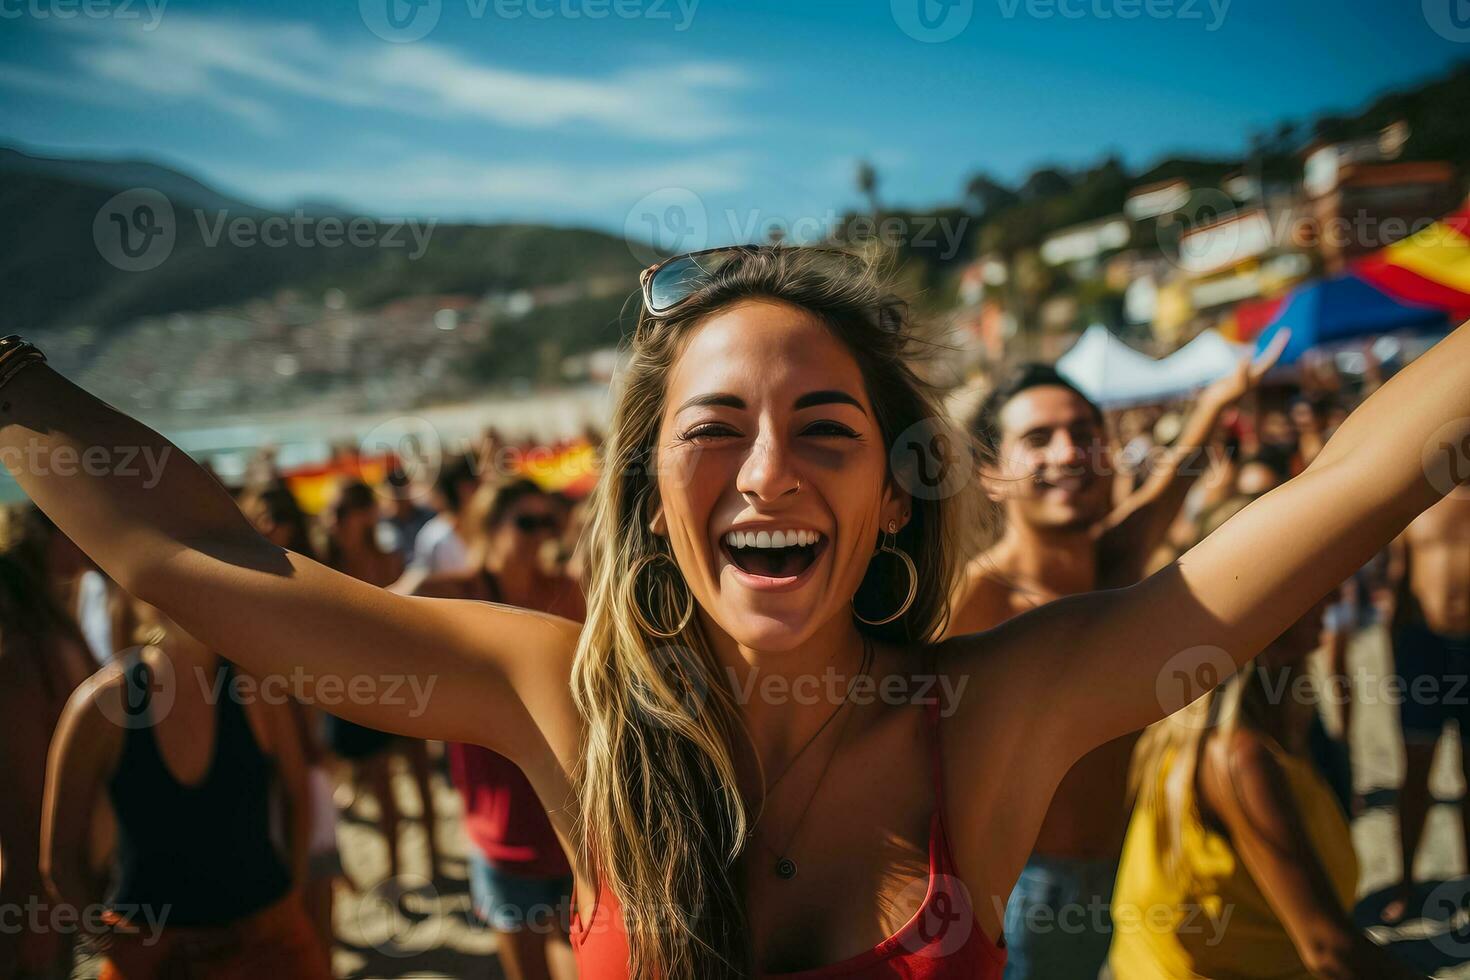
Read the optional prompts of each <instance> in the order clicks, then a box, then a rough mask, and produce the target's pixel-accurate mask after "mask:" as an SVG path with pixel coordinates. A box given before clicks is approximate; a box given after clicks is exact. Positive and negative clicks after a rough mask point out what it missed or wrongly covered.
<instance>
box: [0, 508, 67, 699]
mask: <svg viewBox="0 0 1470 980" xmlns="http://www.w3.org/2000/svg"><path fill="white" fill-rule="evenodd" d="M60 533H61V532H60V531H58V530H57V529H56V525H54V524H52V523H51V519H50V518H49V517H47V516H46V515H45V514H43V513H42V512H41V509H40V508H39V507H37V506H35V505H34V504H21V505H13V506H9V507H0V646H3V647H4V648H5V651H6V654H7V655H13V656H21V655H22V654H27V653H28V654H30V655H32V656H34V657H35V659H36V665H37V668H38V670H39V672H40V675H41V678H42V683H44V684H45V686H46V692H47V693H48V694H50V695H52V696H62V695H65V694H66V688H65V687H64V686H63V685H64V684H65V683H66V682H65V679H64V677H63V675H62V674H61V671H60V665H59V664H58V663H57V660H56V657H55V656H53V655H52V650H53V644H55V643H58V642H70V643H74V644H76V646H77V647H79V648H80V649H83V650H85V649H86V648H87V641H86V639H84V638H83V635H82V631H81V627H79V626H78V625H77V622H76V619H75V618H73V616H72V614H71V612H70V611H69V610H68V609H67V608H66V606H65V605H63V603H62V602H61V601H59V600H58V599H57V597H56V595H55V593H54V592H53V591H52V588H51V581H50V576H51V570H50V569H49V568H48V567H47V557H46V553H47V550H48V548H49V547H50V545H51V542H52V539H53V538H54V537H55V536H56V535H58V534H60ZM12 641H14V642H12ZM22 641H24V642H22Z"/></svg>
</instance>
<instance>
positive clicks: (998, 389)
mask: <svg viewBox="0 0 1470 980" xmlns="http://www.w3.org/2000/svg"><path fill="white" fill-rule="evenodd" d="M1048 387H1054V388H1066V389H1067V390H1068V391H1070V392H1072V394H1074V395H1076V396H1077V397H1078V398H1080V399H1082V401H1083V402H1084V403H1085V404H1086V405H1087V407H1088V408H1090V409H1092V414H1093V415H1095V416H1096V417H1097V422H1098V424H1099V425H1102V424H1103V413H1102V409H1100V408H1098V407H1097V405H1096V404H1095V403H1094V402H1093V400H1092V399H1091V398H1088V397H1087V396H1086V395H1084V394H1083V393H1082V389H1080V388H1078V387H1077V386H1076V385H1074V384H1073V383H1072V382H1070V381H1068V380H1067V379H1066V378H1065V377H1063V376H1062V374H1061V372H1060V371H1058V370H1057V369H1056V368H1054V367H1052V366H1051V365H1050V364H1041V363H1038V362H1035V361H1032V362H1029V363H1025V364H1017V365H1016V366H1015V367H1013V368H1011V369H1010V370H1009V371H1007V372H1006V373H1005V375H1004V376H1003V377H1002V378H1001V379H1000V382H999V383H998V384H997V385H996V386H995V387H994V388H992V389H991V391H990V394H988V395H986V396H985V400H984V401H983V402H981V403H980V408H979V409H978V410H977V411H976V412H975V415H974V418H972V419H971V420H970V434H971V435H972V436H974V437H975V441H976V442H978V443H979V444H980V449H981V451H982V452H983V453H985V454H986V455H987V456H989V457H992V458H993V457H994V456H995V454H996V453H997V452H998V451H999V450H1000V437H1001V432H1000V413H1001V412H1002V411H1003V410H1004V409H1005V407H1006V406H1007V405H1009V404H1010V402H1011V399H1012V398H1015V397H1016V396H1017V395H1019V394H1021V392H1023V391H1026V390H1027V389H1029V388H1048Z"/></svg>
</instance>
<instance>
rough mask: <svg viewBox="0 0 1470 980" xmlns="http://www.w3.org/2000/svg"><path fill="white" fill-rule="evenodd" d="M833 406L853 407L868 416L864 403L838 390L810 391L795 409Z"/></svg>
mask: <svg viewBox="0 0 1470 980" xmlns="http://www.w3.org/2000/svg"><path fill="white" fill-rule="evenodd" d="M833 404H838V405H851V406H852V407H853V408H855V409H857V410H858V411H859V412H862V413H863V414H864V415H866V414H868V413H867V410H866V409H864V408H863V403H862V402H860V401H858V400H857V399H856V398H854V397H852V396H851V395H849V394H848V393H847V392H845V391H838V390H836V389H828V390H825V391H809V392H807V393H806V394H804V395H802V396H801V397H800V398H798V399H797V400H796V404H795V406H794V407H795V408H797V409H802V408H811V407H812V406H814V405H833Z"/></svg>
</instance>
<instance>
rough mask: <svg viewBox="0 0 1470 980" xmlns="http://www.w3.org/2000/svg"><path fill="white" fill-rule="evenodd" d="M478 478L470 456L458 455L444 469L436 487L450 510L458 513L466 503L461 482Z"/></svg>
mask: <svg viewBox="0 0 1470 980" xmlns="http://www.w3.org/2000/svg"><path fill="white" fill-rule="evenodd" d="M475 479H477V477H476V475H475V467H474V464H473V463H472V462H471V461H470V459H469V457H468V456H456V457H455V458H454V459H453V460H452V461H450V462H449V463H448V464H447V465H446V466H445V467H444V468H443V469H442V470H440V471H439V478H438V479H437V480H435V481H434V489H435V490H437V491H439V493H440V494H441V495H442V496H443V497H444V503H445V504H446V505H447V506H448V507H449V509H450V511H452V512H454V513H458V512H459V510H460V508H462V507H463V506H464V505H465V502H466V501H465V499H464V494H462V493H460V484H463V483H467V482H470V481H473V480H475Z"/></svg>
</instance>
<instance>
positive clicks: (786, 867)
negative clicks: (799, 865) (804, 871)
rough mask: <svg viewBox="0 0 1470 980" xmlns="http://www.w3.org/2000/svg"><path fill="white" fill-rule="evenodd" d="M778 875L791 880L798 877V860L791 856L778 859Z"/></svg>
mask: <svg viewBox="0 0 1470 980" xmlns="http://www.w3.org/2000/svg"><path fill="white" fill-rule="evenodd" d="M776 877H777V878H780V879H781V880H782V881H790V880H791V879H792V878H795V877H796V862H795V861H793V860H791V859H790V858H785V857H783V858H780V859H778V860H777V861H776Z"/></svg>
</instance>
